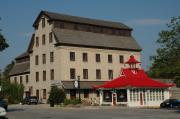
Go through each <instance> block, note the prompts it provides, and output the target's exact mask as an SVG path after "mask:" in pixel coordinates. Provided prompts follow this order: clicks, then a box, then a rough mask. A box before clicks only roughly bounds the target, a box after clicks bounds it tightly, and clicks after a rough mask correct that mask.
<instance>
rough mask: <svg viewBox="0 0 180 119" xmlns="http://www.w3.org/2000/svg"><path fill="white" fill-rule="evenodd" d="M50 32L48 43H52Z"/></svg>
mask: <svg viewBox="0 0 180 119" xmlns="http://www.w3.org/2000/svg"><path fill="white" fill-rule="evenodd" d="M52 41H53V40H52V32H50V33H49V43H52Z"/></svg>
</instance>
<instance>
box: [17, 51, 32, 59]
mask: <svg viewBox="0 0 180 119" xmlns="http://www.w3.org/2000/svg"><path fill="white" fill-rule="evenodd" d="M28 57H29V53H28V52H24V53H22V54H20V55H19V56H17V57H16V58H15V59H16V60H18V59H23V58H28Z"/></svg>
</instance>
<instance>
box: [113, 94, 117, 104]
mask: <svg viewBox="0 0 180 119" xmlns="http://www.w3.org/2000/svg"><path fill="white" fill-rule="evenodd" d="M116 99H117V96H116V93H113V105H116Z"/></svg>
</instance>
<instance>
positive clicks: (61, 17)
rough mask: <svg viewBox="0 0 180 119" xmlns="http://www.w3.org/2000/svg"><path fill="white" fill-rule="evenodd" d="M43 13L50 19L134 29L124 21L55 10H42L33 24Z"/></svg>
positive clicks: (34, 24)
mask: <svg viewBox="0 0 180 119" xmlns="http://www.w3.org/2000/svg"><path fill="white" fill-rule="evenodd" d="M42 14H44V15H45V16H47V17H48V18H49V20H60V21H69V22H75V23H83V24H91V25H96V26H105V27H111V28H118V29H127V30H132V29H131V28H130V27H128V26H127V25H125V24H123V23H118V22H111V21H104V20H97V19H90V18H84V17H77V16H71V15H64V14H60V13H54V12H49V11H41V12H40V13H39V15H38V17H37V19H36V20H35V22H34V23H33V26H36V23H37V21H38V20H39V18H40V17H41V15H42Z"/></svg>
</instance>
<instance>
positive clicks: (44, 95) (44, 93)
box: [43, 89, 46, 99]
mask: <svg viewBox="0 0 180 119" xmlns="http://www.w3.org/2000/svg"><path fill="white" fill-rule="evenodd" d="M43 99H46V89H43Z"/></svg>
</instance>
